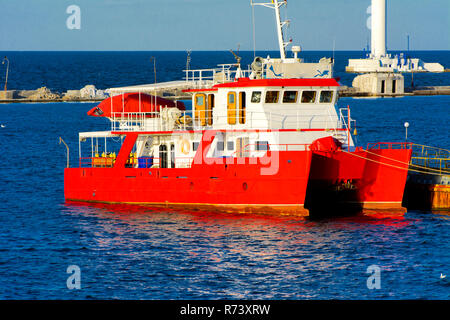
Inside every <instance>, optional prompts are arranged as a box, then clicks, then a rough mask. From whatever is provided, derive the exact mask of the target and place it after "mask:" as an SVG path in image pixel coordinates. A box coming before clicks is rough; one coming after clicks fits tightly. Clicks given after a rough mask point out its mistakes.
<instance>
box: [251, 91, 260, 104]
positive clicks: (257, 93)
mask: <svg viewBox="0 0 450 320" xmlns="http://www.w3.org/2000/svg"><path fill="white" fill-rule="evenodd" d="M261 94H262V93H261V91H253V92H252V100H251V102H252V103H260V102H261Z"/></svg>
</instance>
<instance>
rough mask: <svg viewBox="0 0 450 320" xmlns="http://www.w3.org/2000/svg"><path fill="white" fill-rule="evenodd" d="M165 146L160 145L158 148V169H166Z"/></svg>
mask: <svg viewBox="0 0 450 320" xmlns="http://www.w3.org/2000/svg"><path fill="white" fill-rule="evenodd" d="M167 165H168V163H167V146H166V145H165V144H162V145H160V146H159V167H160V168H167Z"/></svg>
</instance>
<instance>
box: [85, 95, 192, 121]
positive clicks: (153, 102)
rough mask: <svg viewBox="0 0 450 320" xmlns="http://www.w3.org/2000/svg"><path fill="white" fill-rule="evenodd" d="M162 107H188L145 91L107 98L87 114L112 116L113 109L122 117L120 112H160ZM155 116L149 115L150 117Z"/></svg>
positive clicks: (182, 108) (183, 108) (181, 108)
mask: <svg viewBox="0 0 450 320" xmlns="http://www.w3.org/2000/svg"><path fill="white" fill-rule="evenodd" d="M161 108H178V109H180V110H182V111H184V110H185V109H186V108H185V106H184V103H183V102H178V101H177V102H175V101H172V100H168V99H164V98H161V97H155V96H152V95H149V94H145V93H134V92H133V93H124V94H121V95H117V96H114V97H111V98H108V99H105V100H103V101H102V102H101V103H100V104H99V105H98V106H96V107H94V108H92V109H91V110H89V111H88V113H87V114H88V115H89V116H93V117H111V116H112V115H111V110H112V112H114V113H116V117H118V116H119V117H120V114H118V113H130V112H133V113H134V112H142V113H150V112H159V111H160V110H161ZM154 116H155V115H150V114H149V115H148V117H154Z"/></svg>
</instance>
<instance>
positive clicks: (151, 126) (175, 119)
mask: <svg viewBox="0 0 450 320" xmlns="http://www.w3.org/2000/svg"><path fill="white" fill-rule="evenodd" d="M163 110H164V109H163ZM166 110H167V109H166ZM205 113H206V112H205ZM202 119H203V120H202ZM202 119H200V118H199V117H195V116H194V115H193V113H192V112H191V111H185V112H173V113H167V112H166V113H162V112H146V113H139V112H113V114H112V117H111V131H113V132H121V131H124V132H130V131H147V132H161V131H186V130H205V129H219V130H233V129H241V128H245V129H248V130H257V129H259V130H264V129H267V130H268V129H281V130H282V129H324V130H331V131H334V133H335V134H336V133H337V132H338V131H339V130H340V129H342V128H343V127H342V126H343V124H344V127H345V128H348V127H347V125H346V122H345V120H344V119H343V118H342V116H341V118H339V119H338V118H337V117H336V116H334V117H333V116H332V115H331V114H330V113H329V112H327V113H323V114H317V113H316V114H305V110H302V112H299V111H298V112H297V113H296V114H291V115H286V114H280V113H275V112H247V113H246V115H245V123H240V119H239V115H237V117H236V119H235V122H236V124H229V123H228V121H229V117H228V115H226V114H225V115H214V116H213V117H212V118H210V117H207V116H205V117H203V118H202ZM211 120H212V121H211ZM209 123H211V125H208V124H209Z"/></svg>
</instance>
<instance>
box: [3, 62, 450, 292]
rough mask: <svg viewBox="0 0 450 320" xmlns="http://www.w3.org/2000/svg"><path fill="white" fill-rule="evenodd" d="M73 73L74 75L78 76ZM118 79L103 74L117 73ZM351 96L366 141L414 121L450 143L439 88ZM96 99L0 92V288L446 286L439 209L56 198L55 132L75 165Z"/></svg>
mask: <svg viewBox="0 0 450 320" xmlns="http://www.w3.org/2000/svg"><path fill="white" fill-rule="evenodd" d="M130 54H133V53H130ZM137 55H139V54H137ZM86 59H87V60H89V59H88V58H86ZM61 63H62V62H61ZM62 64H63V63H62ZM63 65H64V64H63ZM67 65H68V64H66V65H64V66H66V67H67V68H70V67H69V66H67ZM80 68H81V69H83V68H85V67H80ZM62 69H64V68H62ZM23 72H26V71H23ZM108 72H112V71H104V73H100V75H99V77H102V76H103V75H104V74H107V73H108ZM112 74H113V73H112ZM124 74H125V73H124ZM82 77H83V76H82V75H81V72H80V73H79V74H76V75H75V74H74V75H73V78H74V79H76V81H79V83H80V84H81V83H82V82H83V84H84V81H85V80H84V78H83V79H82V80H80V79H81V78H82ZM127 77H129V79H131V78H132V76H131V75H129V74H128V75H127ZM49 79H50V78H49ZM113 80H114V79H110V80H108V81H111V82H109V84H106V83H108V82H107V81H105V82H104V83H105V87H107V86H110V85H116V84H117V85H122V84H124V83H125V82H126V80H123V79H120V76H117V79H116V80H117V82H114V81H113ZM49 81H50V80H49ZM51 81H53V83H55V86H56V84H58V83H61V84H60V86H61V87H63V86H66V84H67V83H76V81H75V80H74V81H69V80H68V79H64V81H63V80H62V78H61V81H59V80H55V79H53V78H52V79H51ZM102 81H104V80H102ZM120 81H124V82H120ZM130 81H131V80H130ZM87 82H89V81H87ZM91 82H93V81H91ZM135 82H139V81H135ZM135 82H132V83H135ZM26 83H27V85H28V86H30V87H31V88H33V87H36V85H35V83H34V82H26ZM447 84H448V83H447ZM71 87H73V86H71ZM347 104H350V106H351V107H352V115H353V117H354V118H356V119H357V120H358V123H357V124H358V132H359V138H358V140H359V141H358V143H359V144H361V145H365V144H366V143H368V142H376V141H379V140H383V141H388V140H389V141H398V140H404V127H403V123H404V122H405V121H409V122H410V124H411V126H410V128H409V132H408V137H409V139H411V140H412V141H414V142H416V143H421V144H428V145H435V146H440V147H444V148H450V142H449V137H448V123H449V120H450V112H449V111H450V97H448V96H447V97H442V96H436V97H406V98H395V99H350V98H346V99H341V100H340V102H339V105H340V106H341V107H344V106H346V105H347ZM93 105H94V104H81V103H54V104H2V105H0V111H1V113H0V114H1V116H0V123H1V124H4V125H6V127H5V128H1V129H0V141H1V153H0V159H1V163H2V165H1V166H0V298H3V299H58V298H62V299H85V298H88V299H116V298H117V299H222V298H229V299H372V298H375V299H449V298H450V281H449V278H450V270H449V263H450V217H449V216H448V215H445V214H432V213H429V212H408V213H407V214H406V216H405V218H404V219H399V218H397V219H396V218H392V217H389V216H387V217H386V216H380V217H378V218H364V217H351V218H338V219H324V220H315V221H314V220H298V219H294V218H289V217H270V216H254V215H253V216H252V215H229V214H217V213H211V212H192V211H182V210H178V211H174V210H168V209H157V208H142V207H134V206H102V205H96V206H81V205H73V204H65V203H64V195H63V169H64V166H65V149H64V147H63V146H62V145H58V137H59V136H61V137H63V138H64V139H65V140H66V142H67V143H68V144H69V146H70V148H71V149H70V154H71V163H72V164H75V163H76V154H77V148H78V143H77V137H78V132H79V131H91V130H106V129H107V128H108V126H107V125H108V124H107V122H105V121H102V120H99V119H94V118H89V117H87V116H86V112H87V111H88V110H89V109H90V108H91V107H92V106H93ZM69 265H77V266H79V267H80V269H81V289H80V290H69V289H67V286H66V280H67V277H68V276H69V274H67V273H66V269H67V267H68V266H69ZM371 265H377V266H379V267H380V269H381V289H378V290H377V289H374V290H369V289H368V288H367V285H366V282H367V278H368V277H369V276H370V275H369V274H367V273H366V271H367V268H368V267H369V266H371ZM441 273H443V274H445V275H447V278H445V279H440V274H441Z"/></svg>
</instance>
